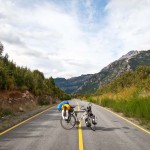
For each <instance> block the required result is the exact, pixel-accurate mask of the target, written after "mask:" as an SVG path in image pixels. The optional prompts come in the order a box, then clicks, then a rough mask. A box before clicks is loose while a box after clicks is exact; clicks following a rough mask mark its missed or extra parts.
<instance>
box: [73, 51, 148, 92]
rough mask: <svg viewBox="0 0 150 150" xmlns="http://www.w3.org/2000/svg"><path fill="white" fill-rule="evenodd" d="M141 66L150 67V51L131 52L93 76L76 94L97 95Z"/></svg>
mask: <svg viewBox="0 0 150 150" xmlns="http://www.w3.org/2000/svg"><path fill="white" fill-rule="evenodd" d="M139 65H146V66H150V50H148V51H130V52H128V53H127V54H126V55H123V56H122V57H121V58H120V59H118V60H116V61H114V62H113V63H111V64H109V65H108V66H106V67H105V68H103V69H102V70H101V71H100V72H99V73H96V74H94V75H92V76H91V77H90V78H89V79H87V80H86V81H85V82H84V84H83V85H82V86H81V87H79V88H78V89H77V91H76V92H75V93H80V94H84V93H95V92H96V91H97V90H98V89H99V88H101V87H102V86H104V85H106V84H108V83H110V82H111V81H112V80H114V79H115V78H117V77H119V76H120V75H122V74H123V73H124V72H126V71H129V70H130V71H133V70H135V69H136V67H137V66H139Z"/></svg>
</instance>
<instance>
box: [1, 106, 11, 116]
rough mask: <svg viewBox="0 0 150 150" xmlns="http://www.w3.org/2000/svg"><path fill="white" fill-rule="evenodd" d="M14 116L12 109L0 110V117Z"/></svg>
mask: <svg viewBox="0 0 150 150" xmlns="http://www.w3.org/2000/svg"><path fill="white" fill-rule="evenodd" d="M12 114H13V111H12V110H11V109H10V108H5V109H3V108H0V117H3V116H7V115H12Z"/></svg>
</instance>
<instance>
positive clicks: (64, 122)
mask: <svg viewBox="0 0 150 150" xmlns="http://www.w3.org/2000/svg"><path fill="white" fill-rule="evenodd" d="M60 124H61V126H62V127H63V128H64V129H66V130H70V129H72V128H73V127H74V126H75V124H76V118H75V116H74V115H70V116H69V117H68V119H63V118H62V117H61V119H60Z"/></svg>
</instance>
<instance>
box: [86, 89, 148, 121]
mask: <svg viewBox="0 0 150 150" xmlns="http://www.w3.org/2000/svg"><path fill="white" fill-rule="evenodd" d="M87 100H88V101H90V102H93V103H96V104H98V105H101V106H104V107H109V108H112V109H113V110H114V111H116V112H122V113H123V114H124V115H125V116H127V117H133V118H136V119H138V120H141V121H142V122H143V121H144V122H147V121H148V122H149V121H150V95H149V92H148V93H145V92H142V91H141V90H140V89H138V88H135V87H130V88H126V89H124V90H122V91H121V92H118V93H107V94H103V95H99V96H98V95H97V96H89V97H88V98H87Z"/></svg>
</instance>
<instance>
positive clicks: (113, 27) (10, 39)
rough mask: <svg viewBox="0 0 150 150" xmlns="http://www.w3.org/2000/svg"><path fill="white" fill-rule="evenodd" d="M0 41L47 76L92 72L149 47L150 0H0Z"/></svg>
mask: <svg viewBox="0 0 150 150" xmlns="http://www.w3.org/2000/svg"><path fill="white" fill-rule="evenodd" d="M0 41H1V42H2V43H3V45H4V48H5V49H4V54H5V53H8V55H9V59H10V60H13V61H14V62H15V63H16V64H17V65H18V66H23V67H28V68H30V69H31V70H35V69H38V70H39V71H41V72H43V73H44V75H45V77H47V78H48V77H51V76H52V77H53V78H56V77H65V78H71V77H76V76H80V75H82V74H94V73H98V72H99V71H100V70H101V69H102V68H104V67H105V66H107V65H108V64H110V63H111V62H113V61H115V60H117V59H118V58H120V57H121V56H122V55H124V54H126V53H127V52H129V51H131V50H139V51H140V50H148V49H150V0H0ZM4 54H3V55H4Z"/></svg>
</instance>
